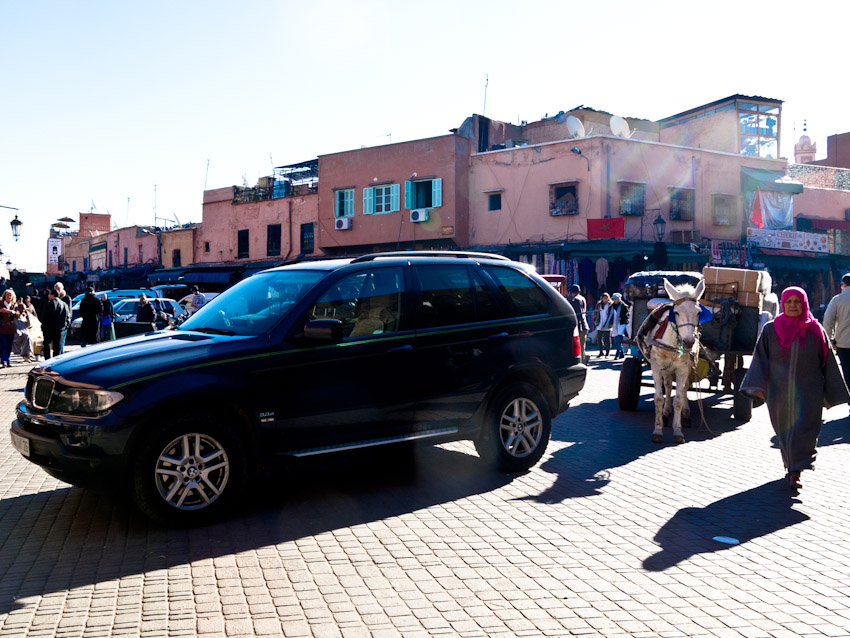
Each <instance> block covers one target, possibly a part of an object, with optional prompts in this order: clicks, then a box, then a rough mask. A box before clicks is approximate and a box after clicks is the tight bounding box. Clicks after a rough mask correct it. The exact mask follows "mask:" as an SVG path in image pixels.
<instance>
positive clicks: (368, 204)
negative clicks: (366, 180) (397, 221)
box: [363, 184, 401, 215]
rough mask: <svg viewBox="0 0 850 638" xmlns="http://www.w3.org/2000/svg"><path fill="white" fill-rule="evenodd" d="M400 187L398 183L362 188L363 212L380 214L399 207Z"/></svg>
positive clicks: (365, 213)
mask: <svg viewBox="0 0 850 638" xmlns="http://www.w3.org/2000/svg"><path fill="white" fill-rule="evenodd" d="M400 193H401V188H400V186H399V185H398V184H387V185H386V186H372V187H370V188H364V189H363V214H364V215H381V214H383V213H394V212H396V211H397V210H399V209H400V208H401V206H400V204H399V200H400V198H401V197H400Z"/></svg>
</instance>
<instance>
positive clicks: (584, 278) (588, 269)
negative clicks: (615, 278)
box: [578, 257, 596, 292]
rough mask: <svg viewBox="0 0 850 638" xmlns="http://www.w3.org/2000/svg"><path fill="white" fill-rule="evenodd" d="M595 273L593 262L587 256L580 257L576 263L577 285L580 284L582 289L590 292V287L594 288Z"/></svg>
mask: <svg viewBox="0 0 850 638" xmlns="http://www.w3.org/2000/svg"><path fill="white" fill-rule="evenodd" d="M595 275H596V267H595V266H594V265H593V262H592V261H590V259H588V258H587V257H585V258H584V259H582V260H581V261H580V262H579V264H578V276H579V286H581V288H582V290H586V291H588V292H590V290H591V289H592V288H595V284H594V281H593V277H594V276H595Z"/></svg>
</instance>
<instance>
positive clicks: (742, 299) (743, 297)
mask: <svg viewBox="0 0 850 638" xmlns="http://www.w3.org/2000/svg"><path fill="white" fill-rule="evenodd" d="M702 276H703V279H704V280H705V297H704V298H705V301H706V302H710V301H714V300H715V299H730V298H731V299H735V300H737V302H738V304H739V305H741V306H744V307H747V308H758V309H759V310H761V307H762V301H763V300H764V297H763V295H762V294H761V292H760V290H761V283H762V282H761V277H762V273H761V271H760V270H746V269H744V268H719V267H716V266H706V267H705V268H704V269H703V271H702Z"/></svg>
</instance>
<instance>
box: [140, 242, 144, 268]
mask: <svg viewBox="0 0 850 638" xmlns="http://www.w3.org/2000/svg"><path fill="white" fill-rule="evenodd" d="M139 263H140V264H143V263H145V253H144V250H143V249H142V245H141V244H139Z"/></svg>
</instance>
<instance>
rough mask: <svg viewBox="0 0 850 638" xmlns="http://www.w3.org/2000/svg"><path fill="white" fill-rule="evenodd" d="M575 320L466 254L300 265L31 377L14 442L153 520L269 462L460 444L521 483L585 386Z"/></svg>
mask: <svg viewBox="0 0 850 638" xmlns="http://www.w3.org/2000/svg"><path fill="white" fill-rule="evenodd" d="M580 357H581V349H580V345H579V339H578V330H577V329H576V317H575V313H574V312H573V309H572V307H571V306H570V304H569V302H567V300H566V299H564V298H563V297H562V296H561V295H560V294H558V292H557V291H556V290H554V289H553V288H552V287H551V286H550V285H549V284H547V283H546V282H545V281H544V280H543V279H541V278H540V277H539V276H538V275H537V274H535V273H534V272H533V270H531V269H530V266H527V265H525V264H520V263H517V262H513V261H510V260H508V259H506V258H504V257H498V256H495V255H488V254H482V253H468V252H405V253H382V254H376V255H367V256H364V257H359V258H356V259H333V260H327V261H313V262H300V263H297V264H290V265H287V266H282V267H279V268H274V269H272V270H269V271H267V272H263V273H259V274H256V275H254V276H252V277H250V278H248V279H245V280H243V281H241V282H239V283H238V284H236V285H235V286H234V287H232V288H230V289H229V290H227V291H226V292H224V293H222V294H221V295H220V296H217V297H216V298H214V299H212V300H211V301H210V302H209V303H208V304H207V305H206V306H204V308H203V309H202V310H200V311H199V312H197V313H196V314H194V315H193V316H192V317H190V318H189V319H188V320H187V321H186V322H185V323H184V324H183V325H182V326H180V327H179V328H178V329H176V330H168V331H159V332H155V333H152V334H145V335H139V336H132V337H127V338H125V339H119V340H117V341H111V342H107V343H102V344H99V345H96V346H93V347H91V348H85V349H83V350H78V351H75V352H71V353H66V354H64V355H60V356H58V357H56V358H54V359H49V360H48V361H46V362H44V363H43V364H42V365H41V367H36V368H34V369H33V370H32V371H30V373H29V376H28V378H27V383H26V389H25V393H24V399H23V401H21V402H20V403H19V404H18V406H17V410H16V417H17V418H16V419H15V421H14V422H13V423H12V427H11V437H12V442H13V445H14V446H15V448H16V449H17V450H18V451H19V452H20V453H21V454H22V455H24V456H25V457H26V458H27V459H29V460H30V461H32V462H33V463H36V464H38V465H40V466H42V467H43V468H44V470H45V471H46V472H47V473H49V474H51V475H52V476H55V477H58V478H60V479H61V480H63V481H65V482H68V483H71V484H75V485H80V486H88V485H92V484H100V485H103V484H106V485H111V486H124V487H126V488H127V493H128V494H132V496H133V498H134V499H135V502H136V503H137V505H138V506H139V507H140V508H141V509H142V511H144V512H145V513H146V514H147V515H148V516H150V517H152V518H155V519H158V520H163V521H172V522H173V521H176V522H188V523H191V522H195V521H201V520H207V519H208V518H210V517H211V516H214V515H217V514H218V513H220V512H222V511H224V510H226V509H227V508H228V507H229V506H230V505H232V504H234V503H236V502H238V501H239V495H240V493H241V492H242V491H243V489H244V487H245V485H246V482H247V481H248V480H249V479H250V477H251V476H252V475H253V474H254V472H256V471H258V470H260V469H265V468H267V467H268V466H269V465H271V464H272V463H274V462H277V461H280V460H284V461H285V460H287V459H294V458H298V457H307V456H315V455H322V454H334V453H338V452H340V451H344V450H352V449H356V448H362V447H369V446H378V445H388V444H402V443H410V442H413V441H417V442H420V443H423V442H424V443H442V442H446V441H452V440H458V439H471V440H473V441H474V442H475V447H476V449H477V451H478V453H479V455H480V456H481V457H482V458H483V459H484V460H485V461H486V463H487V464H488V465H492V466H493V467H497V468H499V469H500V470H502V471H508V472H517V471H523V470H526V469H528V468H530V467H531V466H533V465H534V464H535V463H537V462H538V461H539V460H540V458H541V457H542V455H543V453H544V451H545V449H546V446H547V444H548V441H549V436H550V430H551V419H552V417H553V416H555V415H557V414H559V413H561V412H563V411H564V410H566V409H567V407H568V405H569V402H570V400H571V399H573V398H574V397H575V396H577V394H578V393H579V391H580V390H581V389H582V387H583V386H584V383H585V377H586V374H587V369H586V367H585V366H584V365H582V364H581V363H580Z"/></svg>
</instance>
